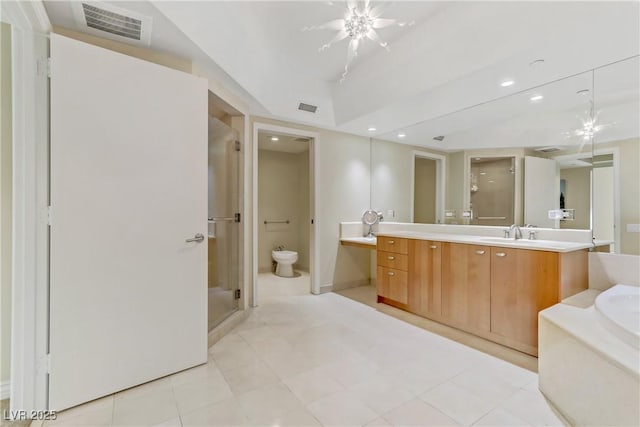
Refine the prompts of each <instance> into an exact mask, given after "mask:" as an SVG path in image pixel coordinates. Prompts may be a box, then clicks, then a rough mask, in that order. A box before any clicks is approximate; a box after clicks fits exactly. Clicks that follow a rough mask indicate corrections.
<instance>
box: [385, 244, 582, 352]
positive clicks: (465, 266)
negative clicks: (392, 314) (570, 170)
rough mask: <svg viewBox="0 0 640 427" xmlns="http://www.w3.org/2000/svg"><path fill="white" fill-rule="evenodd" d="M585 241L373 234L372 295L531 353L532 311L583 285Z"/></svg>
mask: <svg viewBox="0 0 640 427" xmlns="http://www.w3.org/2000/svg"><path fill="white" fill-rule="evenodd" d="M590 247H592V244H590V243H575V242H558V241H550V240H549V241H547V240H545V241H536V240H533V241H529V240H517V241H514V240H512V239H511V240H510V239H503V238H496V237H482V236H467V235H458V234H456V235H448V234H442V233H419V232H402V231H397V232H393V233H388V234H383V233H379V234H378V236H377V294H378V302H382V303H385V304H389V305H392V306H395V307H397V308H400V309H403V310H406V311H409V312H412V313H415V314H418V315H420V316H423V317H426V318H429V319H432V320H435V321H437V322H440V323H444V324H447V325H450V326H453V327H455V328H458V329H462V330H465V331H467V332H470V333H473V334H475V335H478V336H481V337H483V338H486V339H489V340H491V341H494V342H497V343H500V344H503V345H506V346H508V347H512V348H515V349H517V350H520V351H523V352H525V353H528V354H531V355H534V356H537V352H538V350H537V348H538V312H539V311H541V310H543V309H545V308H547V307H549V306H552V305H554V304H556V303H558V302H560V301H561V300H562V299H563V298H566V297H569V296H571V295H574V294H576V293H578V292H581V291H583V290H585V289H587V286H588V277H587V274H588V265H587V255H588V248H590Z"/></svg>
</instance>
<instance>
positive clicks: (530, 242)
mask: <svg viewBox="0 0 640 427" xmlns="http://www.w3.org/2000/svg"><path fill="white" fill-rule="evenodd" d="M478 241H480V242H487V243H501V244H508V245H515V246H544V247H550V248H560V247H564V246H566V243H563V242H556V241H554V240H529V239H518V240H515V239H513V238H506V237H479V238H478Z"/></svg>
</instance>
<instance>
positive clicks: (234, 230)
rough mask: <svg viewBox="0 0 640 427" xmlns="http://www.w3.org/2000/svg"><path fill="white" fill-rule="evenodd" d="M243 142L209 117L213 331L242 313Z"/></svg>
mask: <svg viewBox="0 0 640 427" xmlns="http://www.w3.org/2000/svg"><path fill="white" fill-rule="evenodd" d="M239 182H240V142H239V138H238V133H237V131H235V130H234V129H232V128H231V127H230V126H228V125H227V124H225V123H224V122H222V121H220V120H218V119H216V118H213V117H209V218H208V224H209V225H208V236H207V237H208V250H209V252H208V279H207V282H208V295H209V305H208V307H209V317H208V325H209V330H211V329H213V328H215V327H216V326H217V325H219V324H220V322H222V321H223V320H224V319H226V318H227V317H228V316H229V315H230V314H232V313H233V312H234V311H236V310H237V309H238V300H239V298H240V286H239V285H240V185H239Z"/></svg>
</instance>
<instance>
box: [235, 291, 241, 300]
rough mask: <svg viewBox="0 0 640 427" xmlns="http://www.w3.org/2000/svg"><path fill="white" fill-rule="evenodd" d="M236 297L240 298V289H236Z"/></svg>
mask: <svg viewBox="0 0 640 427" xmlns="http://www.w3.org/2000/svg"><path fill="white" fill-rule="evenodd" d="M234 296H235V297H236V299H240V289H236V292H235V295H234Z"/></svg>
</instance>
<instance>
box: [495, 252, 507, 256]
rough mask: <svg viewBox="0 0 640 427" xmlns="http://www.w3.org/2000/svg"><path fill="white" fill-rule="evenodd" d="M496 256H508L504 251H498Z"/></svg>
mask: <svg viewBox="0 0 640 427" xmlns="http://www.w3.org/2000/svg"><path fill="white" fill-rule="evenodd" d="M496 256H499V257H505V256H507V254H506V253H504V252H496Z"/></svg>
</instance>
